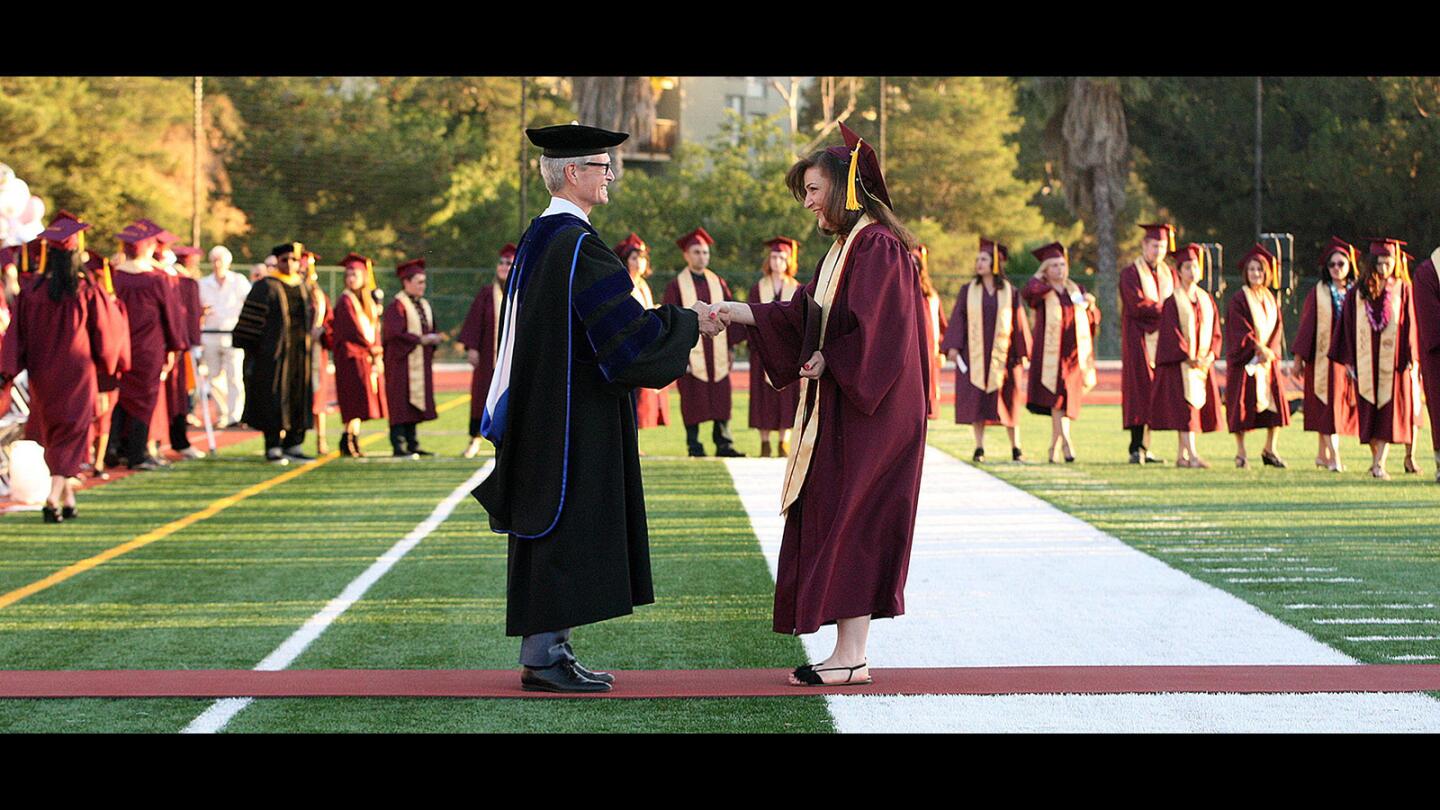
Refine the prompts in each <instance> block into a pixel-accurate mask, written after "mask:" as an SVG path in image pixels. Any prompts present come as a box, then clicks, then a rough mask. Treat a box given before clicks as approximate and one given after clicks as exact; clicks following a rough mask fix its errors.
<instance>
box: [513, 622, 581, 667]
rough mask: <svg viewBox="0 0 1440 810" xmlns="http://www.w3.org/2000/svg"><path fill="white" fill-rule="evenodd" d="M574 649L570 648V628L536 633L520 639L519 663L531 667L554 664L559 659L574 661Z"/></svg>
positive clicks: (559, 660) (558, 661)
mask: <svg viewBox="0 0 1440 810" xmlns="http://www.w3.org/2000/svg"><path fill="white" fill-rule="evenodd" d="M574 660H575V651H574V650H572V649H570V628H569V627H567V628H565V629H564V630H551V631H549V632H547V633H536V634H535V635H533V636H525V637H523V638H521V640H520V664H521V666H527V667H532V668H536V669H539V668H543V667H549V666H554V665H555V664H558V663H560V662H561V661H574Z"/></svg>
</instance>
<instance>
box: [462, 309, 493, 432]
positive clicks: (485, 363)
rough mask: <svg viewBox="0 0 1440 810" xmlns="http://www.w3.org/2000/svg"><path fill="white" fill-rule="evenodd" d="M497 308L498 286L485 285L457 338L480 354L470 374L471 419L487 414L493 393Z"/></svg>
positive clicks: (468, 348)
mask: <svg viewBox="0 0 1440 810" xmlns="http://www.w3.org/2000/svg"><path fill="white" fill-rule="evenodd" d="M499 314H500V313H498V312H496V311H495V285H494V284H486V285H485V286H484V287H481V288H480V292H478V293H475V300H473V301H471V302H470V311H469V312H467V313H465V323H464V324H463V325H461V327H460V334H459V335H457V336H456V338H455V340H456V341H457V342H458V343H460V345H462V346H464V347H465V348H466V350H467V351H469V350H473V351H476V352H478V353H479V354H480V363H479V364H478V365H476V366H475V369H474V371H473V372H472V373H471V374H470V419H471V420H476V419H479V418H481V416H483V415H484V413H485V398H486V397H487V396H489V395H490V378H491V376H493V375H494V374H495V349H496V341H495V332H496V330H498V329H499V328H500V327H499V323H498V321H497V320H496V319H497V318H498V317H499Z"/></svg>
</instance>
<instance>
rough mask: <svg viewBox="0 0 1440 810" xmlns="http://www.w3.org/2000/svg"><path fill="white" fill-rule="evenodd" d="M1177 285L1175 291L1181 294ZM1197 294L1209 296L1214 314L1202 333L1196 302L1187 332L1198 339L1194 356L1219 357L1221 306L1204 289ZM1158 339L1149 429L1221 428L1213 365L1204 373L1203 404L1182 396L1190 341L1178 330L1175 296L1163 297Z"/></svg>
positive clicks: (1200, 430)
mask: <svg viewBox="0 0 1440 810" xmlns="http://www.w3.org/2000/svg"><path fill="white" fill-rule="evenodd" d="M1184 294H1185V293H1184V292H1183V291H1182V290H1181V289H1180V287H1178V286H1177V287H1176V288H1175V295H1184ZM1200 294H1201V295H1203V296H1205V297H1206V298H1208V299H1210V305H1211V307H1214V311H1215V317H1214V318H1213V319H1211V322H1210V332H1211V333H1210V334H1209V335H1201V334H1200V327H1201V323H1200V322H1201V320H1202V319H1203V316H1202V314H1201V312H1200V305H1199V304H1196V305H1195V307H1194V308H1193V311H1192V313H1191V327H1190V332H1191V334H1194V335H1195V336H1196V338H1195V339H1196V340H1197V341H1199V342H1200V350H1199V351H1198V352H1196V355H1197V357H1196V359H1200V358H1203V357H1204V356H1205V353H1206V352H1210V353H1211V354H1212V355H1213V356H1214V357H1216V358H1218V357H1220V353H1221V351H1222V348H1223V346H1224V333H1223V332H1221V331H1220V309H1219V307H1217V306H1215V299H1213V298H1210V294H1209V293H1207V292H1205V291H1204V290H1201V291H1200ZM1159 332H1160V339H1159V340H1158V341H1156V345H1155V384H1154V386H1152V388H1151V396H1150V408H1149V414H1150V429H1151V430H1180V431H1188V432H1190V433H1213V432H1215V431H1217V430H1219V429H1220V419H1221V417H1220V380H1219V379H1218V378H1217V376H1216V374H1215V367H1214V366H1213V365H1212V366H1211V367H1210V369H1209V370H1208V371H1206V373H1205V404H1204V405H1202V406H1201V407H1199V408H1197V407H1195V406H1194V405H1191V404H1190V402H1189V401H1188V400H1186V399H1185V383H1184V372H1185V369H1186V368H1187V366H1186V361H1188V360H1189V359H1190V344H1189V343H1188V342H1187V341H1186V340H1185V335H1184V334H1183V333H1182V332H1181V331H1180V308H1179V306H1177V305H1176V304H1175V299H1174V297H1173V296H1172V297H1170V298H1167V299H1165V303H1164V304H1163V305H1162V306H1161V308H1160V324H1159Z"/></svg>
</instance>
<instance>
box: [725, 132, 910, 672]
mask: <svg viewBox="0 0 1440 810" xmlns="http://www.w3.org/2000/svg"><path fill="white" fill-rule="evenodd" d="M840 129H841V132H842V134H843V135H844V137H845V143H846V145H845V146H844V147H832V148H830V149H826V150H822V151H820V152H816V153H814V154H812V155H810V156H809V157H806V158H803V159H802V160H800V161H799V162H798V163H796V164H795V165H794V166H793V167H791V169H790V171H789V173H788V174H787V176H786V182H787V183H788V185H789V187H790V190H791V192H792V193H793V194H794V195H795V197H796V199H797V200H802V201H803V202H804V204H805V207H806V208H808V209H810V210H811V211H814V212H815V215H816V219H817V220H818V224H819V226H820V229H821V231H822V232H823V233H825V234H827V235H832V236H835V237H836V239H835V242H834V243H833V244H832V245H831V247H830V250H829V252H828V253H827V254H826V255H825V257H824V258H823V259H822V260H821V262H820V266H819V268H818V271H817V273H816V274H815V278H814V279H812V280H811V282H810V283H809V284H807V285H805V287H804V293H805V294H804V296H799V295H797V296H796V297H795V298H794V299H792V300H791V301H788V302H787V301H773V302H771V303H769V304H760V303H750V304H748V305H747V304H729V305H726V307H727V309H726V311H727V312H728V313H729V314H728V315H727V316H726V317H727V318H728V319H729V320H730V322H732V323H744V324H747V325H750V326H751V328H750V330H749V337H750V340H751V345H753V346H756V347H758V351H756V356H757V357H759V358H760V359H761V361H762V362H763V363H764V365H765V371H766V373H767V374H769V375H770V379H771V380H772V381H774V382H775V384H777V385H788V384H790V383H792V382H794V381H796V380H797V379H799V380H800V385H801V388H800V402H801V407H802V408H803V409H804V412H803V413H802V414H801V419H799V420H797V422H796V425H797V432H798V435H797V436H795V437H794V444H793V445H792V447H791V451H790V457H789V461H788V465H787V470H786V476H785V488H784V492H783V494H782V496H781V508H782V509H783V510H784V512H785V534H784V538H783V540H782V541H781V546H780V559H779V565H778V570H777V573H776V578H775V619H774V625H773V626H774V629H775V631H776V632H778V633H795V634H801V633H813V632H815V631H816V630H817V629H819V628H820V627H821V626H822V625H825V624H830V623H831V622H834V623H835V624H836V625H837V628H836V640H835V650H834V652H832V653H831V654H830V656H829V657H828V658H826V659H825V660H824V661H821V662H819V663H816V664H807V665H805V666H802V667H799V668H797V669H796V670H795V672H794V673H793V674H792V675H791V683H793V684H796V685H801V684H804V685H819V684H857V683H869V682H870V680H871V678H870V673H869V667H868V664H869V662H868V659H867V658H866V654H865V648H866V640H867V638H868V635H869V630H870V620H871V619H872V618H886V617H892V616H899V615H901V614H902V613H904V612H905V578H906V574H907V572H908V570H909V563H910V543H911V539H912V537H913V534H914V528H915V507H916V502H917V500H918V498H919V493H920V471H921V463H922V461H923V460H924V456H925V431H926V428H927V420H926V415H925V406H926V403H925V392H926V389H927V387H928V385H929V381H928V380H927V379H926V378H927V377H928V376H929V373H930V364H929V362H928V359H927V352H928V351H929V347H928V344H927V343H926V338H925V299H924V297H923V296H922V295H921V293H920V278H919V270H918V268H917V267H916V266H915V262H914V260H913V259H912V258H911V257H910V255H909V251H910V249H911V248H913V247H914V246H915V237H914V236H912V235H911V234H910V233H909V232H908V231H907V230H905V228H904V226H902V225H901V224H900V222H899V220H898V219H897V218H896V217H895V214H894V212H893V210H892V207H891V204H890V196H889V193H888V192H887V191H886V189H885V181H884V178H883V177H882V176H881V174H880V165H879V161H878V159H877V158H876V156H875V151H874V150H873V149H872V148H871V147H870V145H869V144H867V143H864V142H863V141H861V140H860V139H859V137H858V136H856V135H855V133H854V132H852V131H850V129H849V128H848V127H846V126H844V125H843V124H842V125H841V127H840ZM816 305H818V307H817V306H816Z"/></svg>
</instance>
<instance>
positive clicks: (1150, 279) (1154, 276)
mask: <svg viewBox="0 0 1440 810" xmlns="http://www.w3.org/2000/svg"><path fill="white" fill-rule="evenodd" d="M1135 270H1136V275H1138V276H1140V292H1141V293H1142V294H1143V295H1144V296H1145V297H1146V298H1148V299H1150V300H1151V301H1154V302H1155V303H1157V304H1164V303H1165V299H1166V298H1169V297H1170V296H1172V295H1174V294H1175V275H1174V274H1173V273H1171V272H1170V265H1168V264H1166V263H1165V260H1164V259H1161V260H1160V264H1159V266H1157V267H1156V268H1155V270H1154V271H1153V272H1152V271H1151V270H1150V268H1149V267H1148V266H1146V264H1145V260H1144V259H1136V260H1135ZM1161 271H1164V272H1161ZM1144 344H1145V362H1146V363H1148V364H1149V366H1150V368H1152V369H1153V368H1155V347H1156V346H1158V345H1160V332H1159V330H1156V331H1154V332H1150V333H1148V334H1146V335H1145V340H1144Z"/></svg>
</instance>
